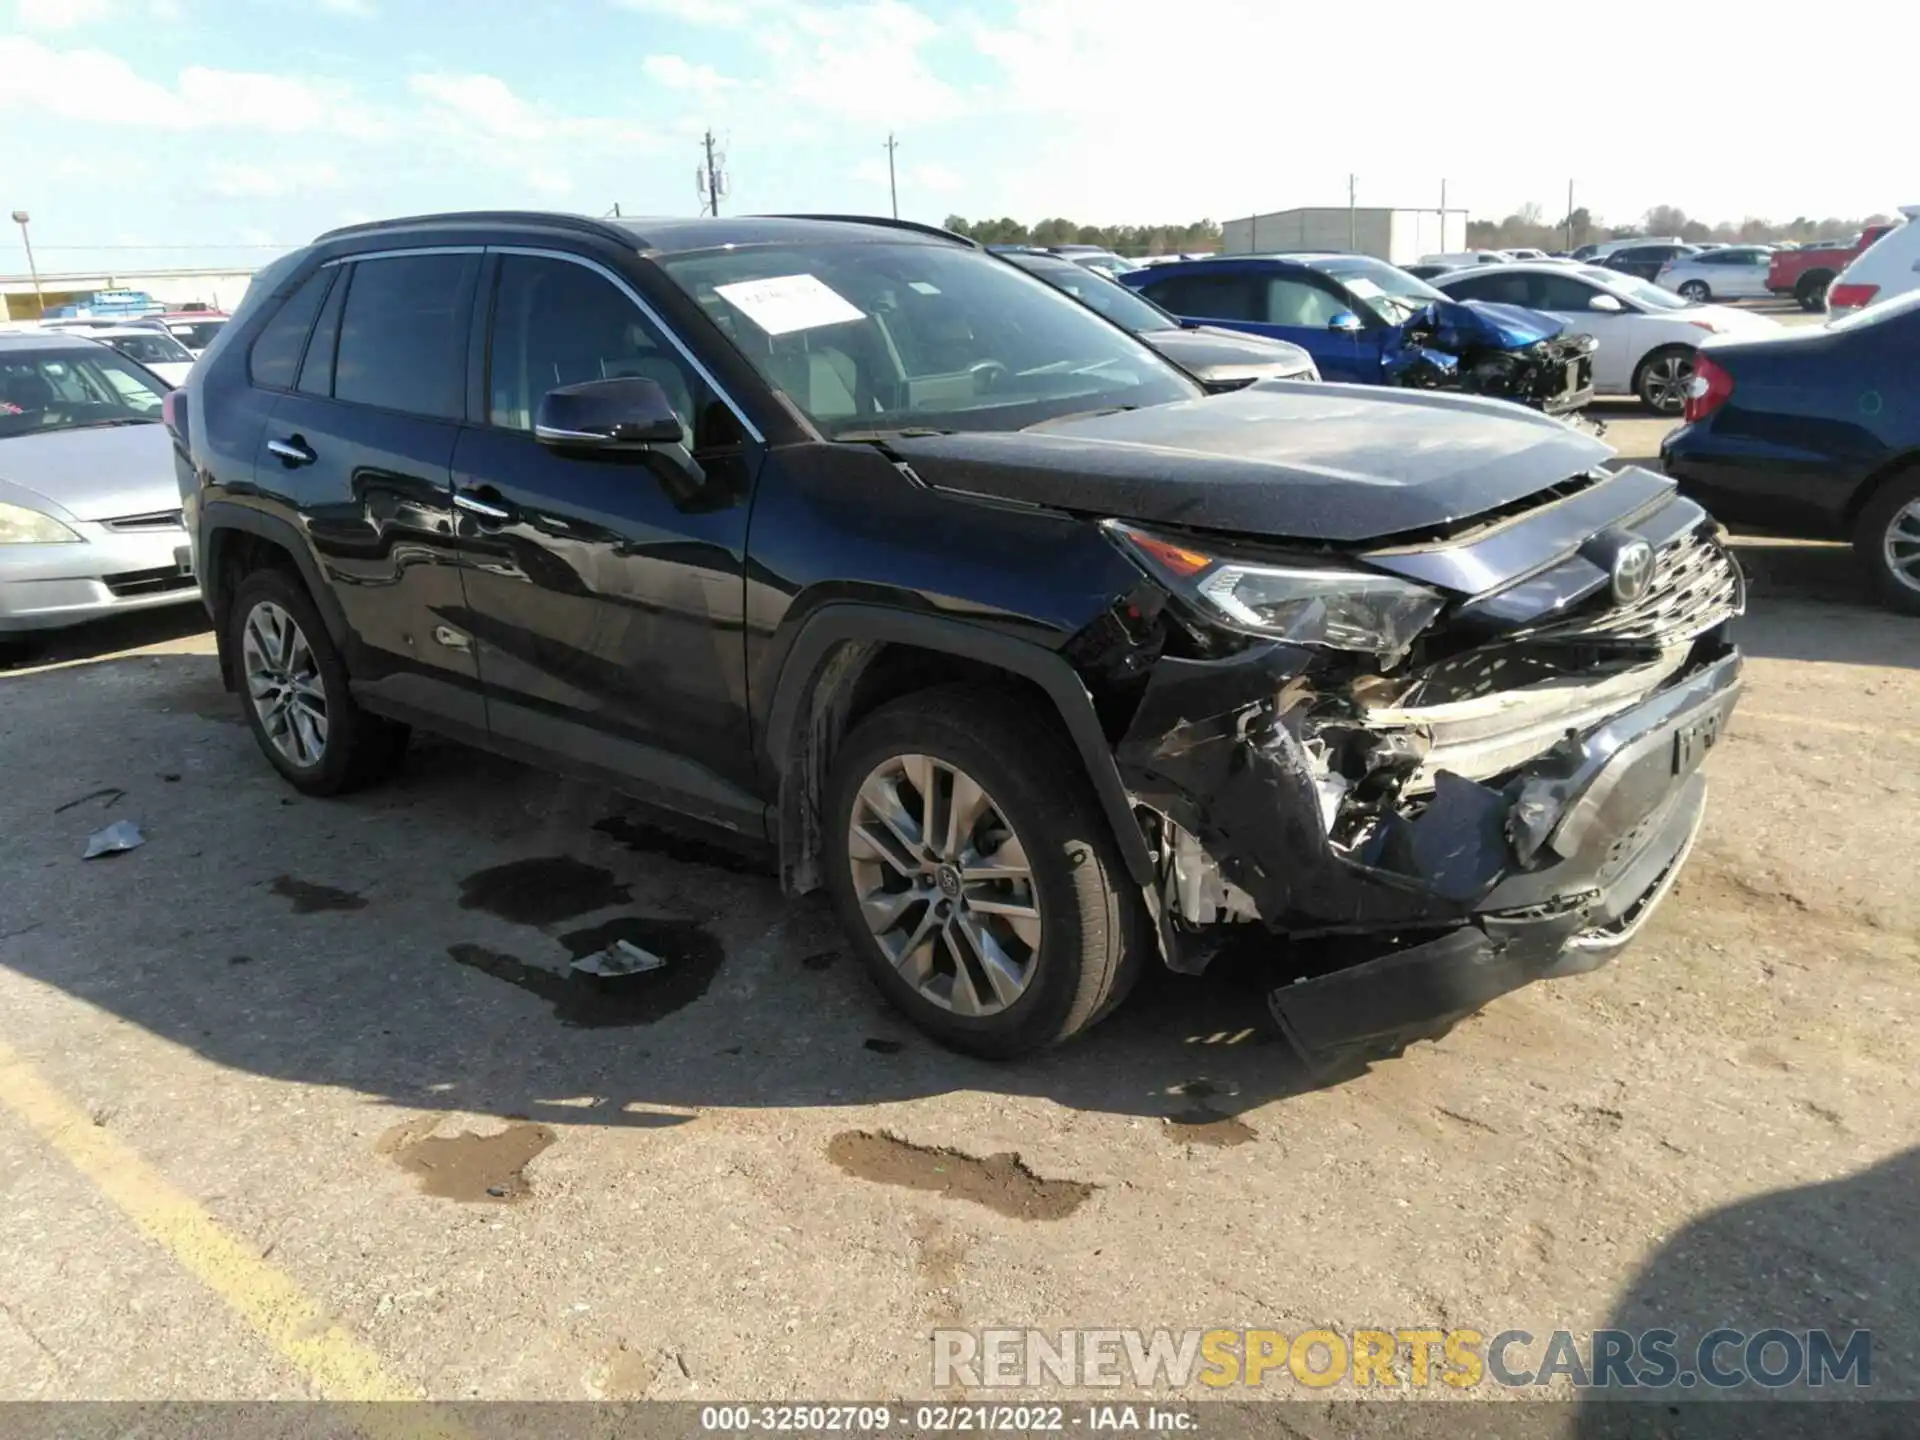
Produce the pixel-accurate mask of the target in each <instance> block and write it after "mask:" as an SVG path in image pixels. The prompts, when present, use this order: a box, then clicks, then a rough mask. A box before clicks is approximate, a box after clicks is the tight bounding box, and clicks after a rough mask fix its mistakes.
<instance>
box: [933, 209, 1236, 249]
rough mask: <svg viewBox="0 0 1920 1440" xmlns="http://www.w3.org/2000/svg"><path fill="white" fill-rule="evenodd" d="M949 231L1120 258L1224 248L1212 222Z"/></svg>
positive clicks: (950, 224) (1009, 224)
mask: <svg viewBox="0 0 1920 1440" xmlns="http://www.w3.org/2000/svg"><path fill="white" fill-rule="evenodd" d="M946 228H947V229H949V230H951V231H953V232H954V233H955V234H956V235H965V236H966V237H967V238H968V239H970V240H978V241H979V242H980V243H981V244H983V245H1102V246H1105V247H1106V248H1107V249H1109V250H1111V251H1113V252H1114V253H1115V254H1117V255H1183V254H1187V253H1190V252H1196V251H1202V250H1209V251H1211V250H1218V249H1219V248H1220V227H1219V226H1218V225H1216V224H1215V223H1214V222H1213V221H1211V220H1196V221H1194V222H1193V223H1192V224H1191V225H1080V224H1076V223H1075V222H1074V221H1072V220H1069V219H1067V218H1066V217H1064V216H1054V217H1051V218H1049V219H1046V220H1041V221H1039V222H1037V223H1035V224H1033V225H1027V224H1024V223H1023V222H1021V221H1019V220H1015V219H1013V218H1012V217H1011V216H1002V217H1001V218H1000V219H998V220H968V219H966V218H964V217H963V216H959V215H949V216H948V217H947V219H946Z"/></svg>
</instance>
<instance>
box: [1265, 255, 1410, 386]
mask: <svg viewBox="0 0 1920 1440" xmlns="http://www.w3.org/2000/svg"><path fill="white" fill-rule="evenodd" d="M1259 285H1260V292H1261V293H1260V297H1259V303H1260V317H1261V320H1260V323H1259V324H1256V325H1250V326H1248V327H1247V328H1248V329H1250V330H1253V331H1255V332H1256V333H1258V334H1261V335H1271V336H1273V337H1274V338H1275V339H1278V340H1290V341H1292V342H1293V343H1294V344H1295V345H1298V346H1299V347H1300V348H1301V349H1303V350H1305V351H1306V352H1307V353H1308V354H1309V355H1311V356H1313V361H1314V364H1315V365H1316V366H1318V367H1319V370H1320V375H1321V377H1322V378H1323V379H1327V380H1343V381H1346V382H1348V383H1350V384H1355V385H1378V384H1380V383H1381V378H1380V357H1381V353H1382V350H1383V347H1384V344H1385V341H1386V336H1387V327H1386V326H1385V325H1384V324H1383V323H1381V322H1380V321H1379V320H1378V319H1377V317H1375V316H1373V315H1371V314H1367V313H1363V312H1361V311H1360V310H1357V309H1356V308H1355V307H1354V303H1353V302H1352V301H1350V300H1348V299H1347V298H1346V297H1345V296H1344V295H1342V294H1340V293H1339V292H1338V291H1337V290H1335V289H1334V288H1333V286H1332V285H1331V284H1330V283H1327V282H1323V281H1321V280H1320V278H1319V277H1318V276H1309V275H1305V274H1288V275H1267V276H1263V277H1261V279H1260V281H1259ZM1336 322H1338V323H1337V324H1336Z"/></svg>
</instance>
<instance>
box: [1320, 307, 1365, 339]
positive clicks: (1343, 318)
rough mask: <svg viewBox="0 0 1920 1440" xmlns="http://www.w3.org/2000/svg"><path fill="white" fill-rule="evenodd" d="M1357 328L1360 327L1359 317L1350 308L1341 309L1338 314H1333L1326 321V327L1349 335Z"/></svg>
mask: <svg viewBox="0 0 1920 1440" xmlns="http://www.w3.org/2000/svg"><path fill="white" fill-rule="evenodd" d="M1359 328H1360V317H1359V316H1358V315H1356V314H1354V313H1353V312H1352V311H1351V310H1342V311H1341V312H1340V313H1339V314H1338V315H1336V316H1334V317H1333V318H1332V319H1331V320H1329V321H1328V322H1327V329H1329V330H1339V331H1342V332H1343V333H1345V334H1348V335H1351V334H1352V333H1353V332H1354V331H1356V330H1358V329H1359Z"/></svg>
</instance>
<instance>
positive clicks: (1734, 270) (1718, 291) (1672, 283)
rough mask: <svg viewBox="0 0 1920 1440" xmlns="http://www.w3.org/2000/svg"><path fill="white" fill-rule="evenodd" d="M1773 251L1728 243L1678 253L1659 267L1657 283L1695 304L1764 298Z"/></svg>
mask: <svg viewBox="0 0 1920 1440" xmlns="http://www.w3.org/2000/svg"><path fill="white" fill-rule="evenodd" d="M1772 263H1773V251H1772V250H1770V249H1769V248H1767V247H1766V246H1764V245H1725V246H1722V247H1721V248H1720V249H1718V250H1702V251H1701V252H1700V253H1699V254H1698V255H1679V256H1676V257H1675V258H1673V259H1672V260H1669V261H1667V263H1666V264H1664V265H1662V266H1661V267H1660V273H1659V274H1658V275H1656V276H1655V277H1654V282H1653V283H1654V284H1656V285H1658V286H1660V287H1661V288H1662V289H1663V290H1671V291H1673V292H1674V293H1675V294H1676V295H1684V296H1685V297H1686V298H1687V299H1689V300H1691V301H1693V302H1694V303H1695V304H1700V305H1704V304H1705V303H1706V302H1707V301H1709V300H1764V299H1766V298H1767V296H1768V295H1769V294H1771V293H1772V292H1771V291H1769V290H1768V289H1767V270H1768V268H1769V267H1770V266H1771V265H1772Z"/></svg>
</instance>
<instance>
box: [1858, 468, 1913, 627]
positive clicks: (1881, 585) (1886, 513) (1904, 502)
mask: <svg viewBox="0 0 1920 1440" xmlns="http://www.w3.org/2000/svg"><path fill="white" fill-rule="evenodd" d="M1901 534H1905V535H1907V536H1910V537H1911V538H1910V539H1906V540H1898V539H1896V538H1895V537H1896V536H1898V535H1901ZM1853 553H1854V554H1856V555H1858V556H1859V557H1860V563H1861V564H1862V565H1863V566H1864V567H1865V568H1866V571H1867V577H1868V579H1869V580H1870V581H1871V582H1872V584H1873V590H1874V594H1875V595H1876V596H1877V597H1878V598H1879V600H1880V603H1881V604H1882V605H1885V606H1886V607H1887V608H1888V609H1890V610H1898V611H1900V612H1901V613H1902V614H1905V615H1920V470H1908V471H1906V472H1905V473H1903V474H1900V475H1896V476H1894V477H1893V478H1892V479H1891V480H1889V481H1887V482H1886V484H1884V485H1882V486H1881V487H1880V489H1879V490H1878V491H1877V492H1876V493H1875V495H1874V497H1873V498H1872V499H1871V500H1869V501H1868V502H1867V505H1866V508H1865V509H1864V510H1862V511H1861V512H1860V518H1859V519H1858V520H1857V521H1855V522H1854V527H1853ZM1896 558H1909V559H1910V568H1905V569H1904V570H1903V567H1901V566H1899V565H1897V564H1896V563H1895V560H1896ZM1903 575H1904V577H1905V578H1903Z"/></svg>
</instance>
